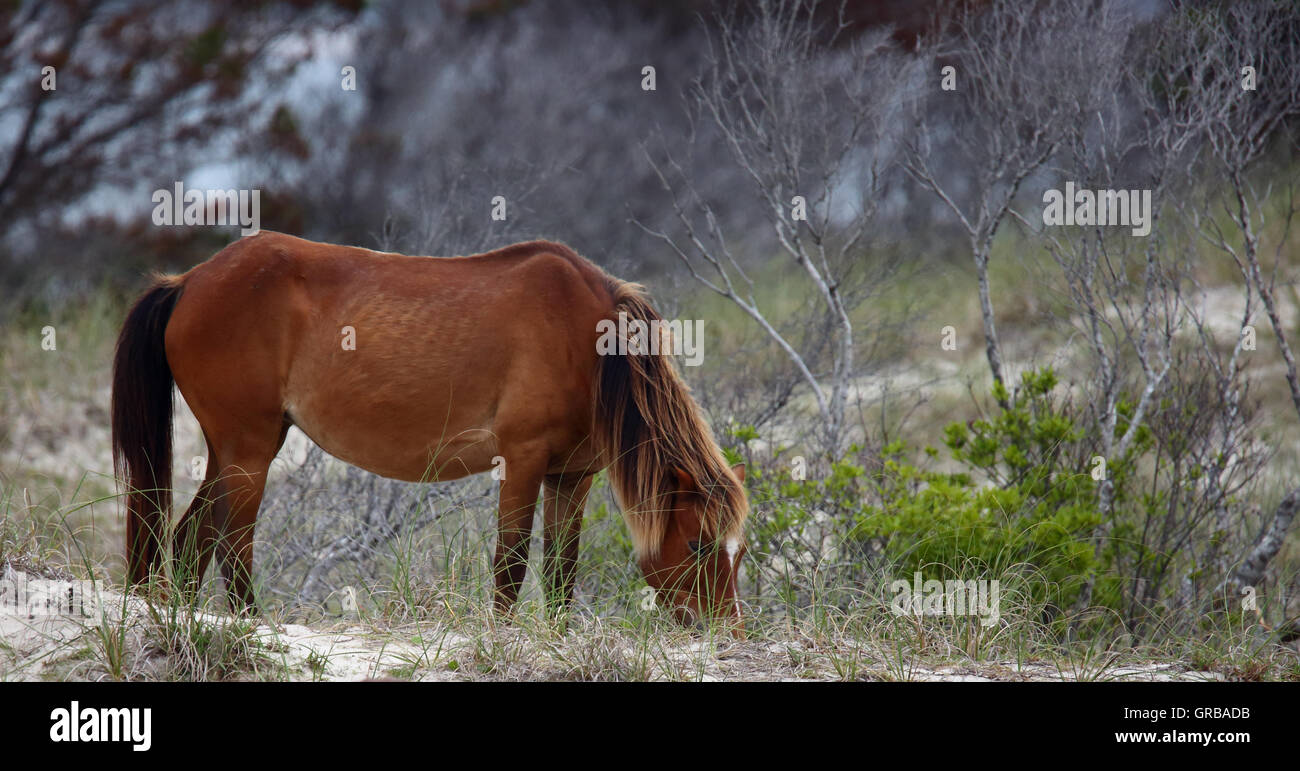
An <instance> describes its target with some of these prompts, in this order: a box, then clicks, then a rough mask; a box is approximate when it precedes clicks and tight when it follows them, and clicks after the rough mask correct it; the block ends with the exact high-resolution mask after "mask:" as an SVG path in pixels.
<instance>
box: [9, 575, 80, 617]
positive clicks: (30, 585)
mask: <svg viewBox="0 0 1300 771" xmlns="http://www.w3.org/2000/svg"><path fill="white" fill-rule="evenodd" d="M85 586H86V582H84V581H50V580H45V579H39V580H37V581H35V582H33V581H31V580H30V579H28V577H27V576H26V574H23V573H16V574H11V575H8V576H4V577H2V578H0V615H3V616H21V617H24V618H36V617H38V616H73V617H76V618H91V617H93V616H96V615H98V613H99V596H98V595H97V594H96V593H94V592H93V591H91V592H87V591H86V588H85Z"/></svg>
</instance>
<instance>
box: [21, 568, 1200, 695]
mask: <svg viewBox="0 0 1300 771" xmlns="http://www.w3.org/2000/svg"><path fill="white" fill-rule="evenodd" d="M0 587H2V591H0V680H51V679H53V680H66V679H71V680H100V679H112V677H113V676H112V675H111V674H110V673H109V670H108V668H107V667H106V665H105V659H104V655H103V653H102V651H103V648H102V643H101V642H100V640H102V636H101V635H102V632H103V631H104V630H109V631H110V632H116V631H118V630H125V631H124V633H123V639H125V640H126V641H127V646H128V647H129V648H130V649H131V655H130V656H129V659H130V660H131V663H130V664H129V665H128V667H127V670H128V672H127V676H128V677H130V678H131V679H143V680H154V679H167V678H168V677H171V676H174V672H175V670H174V669H169V661H168V659H169V657H168V655H167V654H164V653H163V652H162V651H160V650H158V649H157V647H156V643H153V642H150V641H151V640H155V639H156V637H154V636H151V635H150V633H149V632H148V629H149V626H150V624H154V625H155V629H156V624H157V621H156V620H151V618H150V614H149V613H148V611H147V609H146V606H145V602H144V601H143V600H142V599H140V598H138V597H129V598H124V597H123V595H122V594H121V593H113V592H111V591H103V590H101V588H100V587H98V586H96V585H95V584H93V583H92V582H89V581H66V580H56V579H48V578H41V577H39V576H35V575H30V574H27V573H22V572H18V571H15V570H12V569H7V570H6V572H5V574H4V575H3V576H0ZM190 621H192V622H197V623H199V624H202V625H205V627H206V628H208V629H218V628H221V627H223V626H226V627H229V625H230V624H231V623H232V619H231V618H230V617H228V616H222V615H220V614H211V613H198V614H196V615H195V616H194V617H193V618H192V619H191V620H190ZM246 630H247V637H246V638H245V639H247V640H248V641H249V643H250V649H251V650H254V651H255V652H256V658H257V660H258V663H257V664H256V665H253V666H250V667H248V668H247V669H246V670H242V671H239V672H237V673H235V674H233V675H231V677H233V679H273V680H321V681H337V680H367V679H397V680H416V681H436V680H466V679H471V680H482V679H546V680H581V679H623V678H620V677H617V676H615V675H617V674H618V673H623V674H624V675H626V672H627V664H628V662H635V661H637V660H638V659H644V660H647V661H648V663H647V664H646V666H645V667H644V669H643V670H641V671H642V673H643V677H642V678H637V679H648V680H674V679H684V680H697V681H724V680H769V681H771V680H779V681H816V680H846V679H849V680H911V681H953V682H957V681H960V682H992V681H1060V680H1067V681H1068V680H1082V679H1089V680H1096V679H1100V680H1136V681H1170V680H1183V681H1214V680H1222V679H1224V677H1223V675H1221V674H1218V673H1214V672H1199V671H1191V670H1188V669H1186V668H1185V667H1183V666H1181V665H1179V664H1176V663H1145V662H1141V663H1134V664H1127V665H1108V666H1107V667H1105V668H1104V669H1102V670H1100V671H1078V670H1075V669H1072V668H1070V667H1068V666H1066V667H1058V666H1057V665H1055V664H1052V663H1047V662H1010V661H1008V662H978V663H976V662H971V663H964V664H962V663H959V664H929V665H923V664H919V663H916V664H908V663H905V664H900V663H899V662H897V661H896V660H895V661H889V660H888V654H881V655H873V653H872V652H870V651H867V650H863V651H862V652H861V653H862V655H861V656H860V657H856V661H855V665H854V666H853V667H852V668H851V669H848V670H846V668H845V666H844V664H843V662H844V661H845V658H844V657H842V656H841V657H840V659H839V661H840V663H839V665H838V666H835V665H832V664H830V663H827V662H824V661H823V662H819V661H818V658H819V657H818V653H817V651H816V650H815V649H814V647H813V646H811V645H810V644H808V643H806V642H801V641H797V640H790V641H781V642H773V641H771V640H762V641H730V640H728V641H726V642H722V643H719V644H716V645H714V644H710V643H709V642H707V641H704V640H699V639H696V640H688V641H685V642H682V643H680V644H677V645H671V644H670V645H665V646H663V647H660V648H656V649H655V650H654V651H653V652H649V653H647V652H646V651H645V650H638V649H637V646H636V644H635V642H634V641H632V640H631V639H630V638H627V637H623V638H621V639H620V638H618V637H617V636H611V635H607V634H602V633H600V632H590V631H582V630H579V631H577V632H570V633H569V634H568V635H565V636H564V637H563V638H559V639H552V640H542V641H539V640H536V639H529V638H528V637H527V636H526V635H524V634H522V633H521V632H519V631H518V630H512V629H510V628H500V629H496V630H484V633H483V635H482V636H479V637H477V638H472V637H469V636H465V635H463V634H457V633H455V632H452V631H451V630H450V629H449V628H447V627H446V626H440V625H437V624H424V625H421V626H395V627H386V628H380V627H376V626H372V625H365V624H358V623H355V622H354V623H352V624H339V625H335V626H333V627H331V628H328V629H317V628H313V627H311V626H304V625H301V624H285V625H277V626H271V625H268V624H259V625H256V626H253V625H252V624H251V623H250V624H249V625H248V627H247V628H246ZM485 650H491V651H495V654H496V655H495V656H493V655H487V656H485V655H484V651H485ZM174 655H177V654H173V656H174ZM849 658H855V657H849Z"/></svg>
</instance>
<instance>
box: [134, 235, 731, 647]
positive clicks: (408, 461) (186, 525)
mask: <svg viewBox="0 0 1300 771" xmlns="http://www.w3.org/2000/svg"><path fill="white" fill-rule="evenodd" d="M620 314H626V319H630V320H634V321H641V322H645V323H646V324H647V325H649V323H650V322H653V321H662V320H661V319H660V317H659V315H658V314H657V313H656V312H655V311H654V309H653V308H652V307H651V306H650V304H649V302H648V301H647V300H646V298H645V296H644V295H643V294H642V290H641V287H639V286H637V285H635V284H630V283H626V282H623V281H620V280H618V279H615V278H613V277H611V276H609V275H607V274H606V273H605V272H604V271H602V270H601V269H600V268H598V267H596V266H595V265H593V264H592V263H590V262H588V261H587V260H585V259H583V258H582V257H580V256H578V254H577V253H575V252H574V251H573V250H572V249H570V248H568V247H566V246H563V245H561V244H556V243H550V242H547V241H532V242H528V243H522V244H516V245H514V246H509V247H506V248H504V249H498V250H496V251H493V252H487V253H485V254H479V255H474V256H471V257H457V258H425V257H408V256H404V255H399V254H391V253H382V252H374V251H370V250H368V249H359V248H352V247H346V246H334V245H331V244H321V243H315V242H312V241H305V240H303V239H300V238H294V237H292V236H287V235H283V234H279V233H271V232H265V231H264V232H261V233H259V234H257V235H254V236H249V237H247V238H243V239H241V240H239V241H236V242H235V243H233V244H231V245H229V246H227V247H226V248H225V249H223V250H221V252H219V253H218V254H217V255H216V256H214V257H213V258H212V259H210V260H208V261H207V262H205V263H203V264H201V265H198V266H197V267H195V268H193V269H191V270H190V271H189V272H187V273H185V274H183V275H180V276H167V277H160V278H157V279H156V280H155V281H154V283H153V285H152V287H150V288H149V290H148V291H146V292H145V293H144V295H143V296H141V297H140V299H139V300H138V301H137V302H136V304H135V306H134V307H133V308H132V309H131V311H130V313H129V314H128V315H127V318H126V322H125V323H124V325H123V327H122V331H121V335H120V337H119V338H118V342H117V352H116V356H115V359H114V362H113V450H114V460H115V463H116V468H117V472H118V476H119V477H120V478H122V479H123V480H124V482H125V483H126V484H127V485H128V487H127V569H128V572H129V580H130V581H131V583H132V584H138V583H141V582H144V581H146V580H148V578H149V576H150V575H151V574H153V573H155V572H158V571H159V568H160V565H161V562H162V543H161V533H162V531H163V528H164V527H165V523H166V522H167V521H168V519H169V516H168V512H169V508H170V502H171V500H170V499H171V491H170V481H171V480H170V478H169V477H170V473H171V463H172V459H171V423H172V384H173V382H174V383H175V384H176V386H177V387H178V388H179V389H180V392H181V394H182V395H183V396H184V397H185V401H186V403H187V404H189V406H190V408H191V409H192V410H193V412H194V415H195V417H197V418H198V421H199V425H200V426H201V427H202V429H203V436H204V438H205V440H206V442H207V447H208V465H207V476H206V478H205V479H204V481H203V483H202V485H201V486H200V488H199V492H198V494H197V495H196V496H195V498H194V502H193V503H191V504H190V507H189V509H188V510H187V511H186V512H185V514H184V516H183V517H182V518H181V520H180V521H179V522H178V523H177V526H176V529H175V532H174V533H173V537H172V546H173V558H174V559H175V560H176V562H174V563H173V574H174V576H173V577H175V574H176V572H177V571H176V569H175V568H176V565H177V564H180V563H181V560H179V556H180V555H181V554H182V553H184V554H187V555H188V556H189V558H190V560H189V565H190V567H189V568H187V570H188V571H189V572H187V573H186V574H185V575H187V576H188V577H189V578H188V579H186V582H185V583H184V584H183V587H184V589H185V590H187V591H194V590H196V588H197V585H196V583H195V582H196V581H197V579H198V578H201V577H202V575H203V572H204V569H205V567H206V565H207V563H208V562H209V561H210V559H211V557H212V556H213V555H214V554H215V555H216V557H217V559H218V562H219V563H220V565H221V569H222V573H223V575H224V576H225V579H226V584H227V588H228V591H229V598H230V602H231V605H232V608H235V609H241V608H246V609H255V608H254V605H253V602H254V598H253V591H252V585H251V566H252V560H253V525H254V522H255V520H256V518H257V511H258V507H259V506H260V504H261V501H262V492H263V486H264V485H265V483H266V475H267V467H268V466H269V465H270V463H271V461H272V459H274V458H275V456H276V453H277V452H278V451H279V449H280V446H281V444H282V443H283V442H284V438H285V434H286V432H287V431H288V430H289V427H290V426H298V428H300V429H301V430H302V432H303V433H305V434H306V435H307V436H309V437H311V439H312V440H313V441H315V442H316V443H317V444H318V445H320V446H321V448H323V449H324V450H325V451H327V452H329V453H330V454H331V455H334V456H336V457H338V458H340V459H342V460H344V461H347V462H348V463H352V464H354V465H356V466H360V467H361V468H364V469H367V470H369V471H372V472H374V473H376V474H382V475H383V476H386V477H392V478H394V479H403V480H408V481H438V480H448V479H456V478H459V477H463V476H465V475H468V474H476V473H480V472H483V471H488V470H490V469H492V468H494V465H496V464H500V463H501V462H502V460H501V459H503V460H504V466H503V467H502V469H503V471H504V479H503V480H502V481H501V489H500V504H499V520H498V535H497V544H496V554H495V559H494V563H493V568H494V574H495V583H496V592H495V601H496V606H497V608H498V610H500V611H506V610H508V609H509V608H510V607H512V606H513V604H514V601H515V598H516V596H517V594H518V591H519V586H520V583H521V582H522V581H523V578H524V572H525V570H526V568H527V563H528V543H529V536H530V534H531V532H532V522H533V513H534V509H535V506H536V502H537V497H538V490H539V489H540V488H544V495H543V510H544V516H543V520H544V522H543V528H544V530H543V535H544V554H543V573H544V582H543V584H544V586H545V589H546V596H547V600H548V602H550V603H559V604H560V605H563V604H565V603H567V602H568V601H569V600H570V599H571V597H572V594H573V582H574V566H575V562H576V559H577V552H578V537H579V534H580V532H581V529H582V512H583V507H584V505H585V503H586V498H587V492H588V490H589V489H590V487H591V480H592V475H593V474H594V473H595V472H597V471H598V470H600V469H602V468H608V469H609V472H608V473H609V479H610V482H611V485H612V487H613V489H614V492H615V494H616V495H617V497H618V499H619V502H620V504H621V505H622V507H623V509H624V516H625V519H626V522H627V524H628V528H629V530H630V531H631V534H632V539H633V542H634V544H635V547H636V552H637V557H638V561H639V563H640V567H641V569H642V571H643V572H644V573H645V576H646V580H647V582H648V583H649V584H650V585H651V586H652V587H654V588H655V590H656V591H657V592H658V595H659V597H660V599H661V601H663V602H665V603H668V604H670V605H671V607H672V608H673V609H674V611H675V612H676V614H677V617H678V619H679V620H681V621H683V622H684V623H690V622H692V621H700V620H703V619H704V618H713V619H722V620H726V621H727V622H729V623H732V624H734V625H735V626H736V628H739V620H740V605H739V603H738V601H737V598H736V571H737V566H738V565H739V562H740V559H741V557H742V555H743V554H744V547H743V545H742V529H743V526H744V522H745V517H746V515H747V513H748V507H749V504H748V499H747V498H746V495H745V491H744V487H743V482H744V467H743V466H736V467H732V468H729V467H728V466H727V464H726V462H725V461H724V458H723V455H722V452H721V451H720V450H719V448H718V445H717V443H716V442H715V441H714V438H713V435H712V433H711V432H710V431H709V428H708V426H707V425H706V424H705V422H704V421H703V420H702V418H701V416H700V411H699V408H698V406H697V405H696V404H695V401H694V400H693V399H692V398H691V396H690V394H689V392H688V390H687V388H686V386H685V385H684V384H683V382H682V381H681V379H680V377H679V376H678V374H677V371H676V369H675V368H674V366H673V364H672V361H671V359H670V358H668V357H667V356H665V355H650V354H648V353H647V354H639V353H635V352H634V353H629V354H626V355H601V354H600V353H598V346H597V341H598V339H599V337H600V333H599V332H598V325H600V322H602V321H603V320H606V319H609V320H614V319H617V318H620ZM626 319H625V320H626ZM602 326H605V327H608V326H609V325H608V324H606V325H602ZM622 326H623V327H624V328H625V329H626V328H630V327H632V326H633V325H632V324H624V325H622ZM624 334H625V336H626V334H627V333H626V332H624ZM643 348H644V347H642V349H643ZM620 350H629V349H628V348H626V347H623V348H620ZM630 350H632V351H637V350H640V349H638V348H636V347H633V348H631V349H630ZM494 460H495V462H496V464H494ZM187 550H188V551H187Z"/></svg>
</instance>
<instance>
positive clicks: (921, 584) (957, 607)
mask: <svg viewBox="0 0 1300 771" xmlns="http://www.w3.org/2000/svg"><path fill="white" fill-rule="evenodd" d="M889 591H891V592H894V601H893V602H891V603H890V607H891V608H892V610H893V611H894V613H895V614H896V615H899V616H908V615H911V616H979V617H980V626H984V627H990V626H993V625H994V624H996V623H997V622H998V619H1000V618H1001V617H1002V610H1001V599H1002V590H1001V588H1000V586H999V584H998V581H997V579H996V578H995V579H993V580H991V581H989V580H986V579H982V578H981V579H977V580H970V581H959V580H956V579H953V580H949V581H940V580H938V579H937V578H932V579H930V580H929V581H925V580H923V579H922V577H921V572H920V571H917V572H916V573H914V574H913V575H912V581H911V583H908V582H907V581H906V580H904V579H901V578H900V579H898V580H897V581H894V582H892V583H890V584H889Z"/></svg>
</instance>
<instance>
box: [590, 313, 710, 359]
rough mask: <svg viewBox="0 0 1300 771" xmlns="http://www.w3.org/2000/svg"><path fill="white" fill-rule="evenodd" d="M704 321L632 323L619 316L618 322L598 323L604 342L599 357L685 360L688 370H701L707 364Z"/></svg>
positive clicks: (598, 344)
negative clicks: (697, 368) (643, 357)
mask: <svg viewBox="0 0 1300 771" xmlns="http://www.w3.org/2000/svg"><path fill="white" fill-rule="evenodd" d="M703 328H704V321H703V320H701V319H695V320H689V319H688V320H686V321H682V320H681V319H673V320H672V321H664V320H662V319H653V320H651V321H643V320H642V319H631V318H628V315H627V313H626V312H624V311H619V312H618V322H617V323H615V322H614V320H613V319H601V320H600V321H599V322H597V323H596V331H597V332H599V333H600V338H599V339H597V340H596V353H598V354H600V355H601V356H628V355H631V356H647V355H648V356H662V355H673V356H682V357H683V361H684V362H685V364H686V366H688V367H698V366H699V365H700V363H701V362H702V361H703V360H704V343H703Z"/></svg>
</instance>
